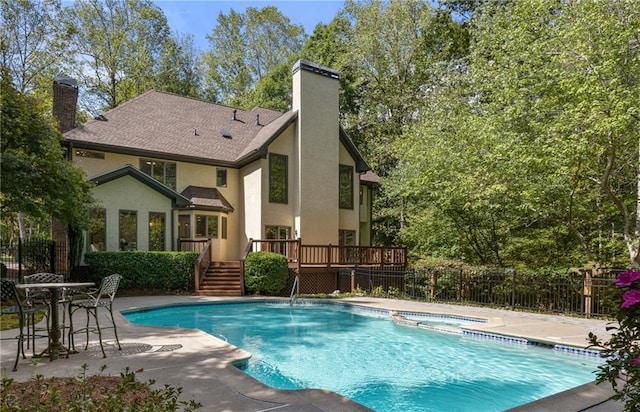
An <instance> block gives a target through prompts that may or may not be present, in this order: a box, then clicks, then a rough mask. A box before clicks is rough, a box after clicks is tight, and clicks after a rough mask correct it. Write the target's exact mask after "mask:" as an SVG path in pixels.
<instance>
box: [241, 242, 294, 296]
mask: <svg viewBox="0 0 640 412" xmlns="http://www.w3.org/2000/svg"><path fill="white" fill-rule="evenodd" d="M288 277H289V268H288V263H287V258H286V257H285V256H283V255H281V254H279V253H272V252H253V253H249V255H248V256H247V258H246V260H245V262H244V282H245V286H246V287H247V289H248V290H249V291H251V292H253V293H257V294H262V295H278V294H279V293H280V292H281V291H282V290H283V289H284V288H285V286H287V278H288Z"/></svg>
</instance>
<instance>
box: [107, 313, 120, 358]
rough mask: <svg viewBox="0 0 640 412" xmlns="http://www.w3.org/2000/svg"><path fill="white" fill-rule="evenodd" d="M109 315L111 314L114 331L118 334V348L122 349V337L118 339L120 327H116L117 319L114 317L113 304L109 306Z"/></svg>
mask: <svg viewBox="0 0 640 412" xmlns="http://www.w3.org/2000/svg"><path fill="white" fill-rule="evenodd" d="M109 315H111V323H112V324H113V333H114V334H115V335H116V343H117V344H118V350H122V347H120V339H118V328H117V327H116V320H115V319H114V318H113V307H112V306H109Z"/></svg>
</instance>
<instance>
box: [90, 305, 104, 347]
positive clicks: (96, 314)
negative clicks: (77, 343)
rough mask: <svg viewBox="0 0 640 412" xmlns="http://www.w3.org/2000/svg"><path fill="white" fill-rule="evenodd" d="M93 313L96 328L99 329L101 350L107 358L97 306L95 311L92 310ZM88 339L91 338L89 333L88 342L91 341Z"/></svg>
mask: <svg viewBox="0 0 640 412" xmlns="http://www.w3.org/2000/svg"><path fill="white" fill-rule="evenodd" d="M92 314H93V317H94V318H95V321H96V329H97V330H98V341H99V342H100V350H101V351H102V357H103V358H106V357H107V354H106V353H105V352H104V346H103V345H102V330H100V322H99V321H98V309H97V308H96V309H95V312H92ZM87 330H88V329H87ZM87 333H88V332H87ZM88 339H89V335H88V334H87V344H88V343H89V340H88Z"/></svg>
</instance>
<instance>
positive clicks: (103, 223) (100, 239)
mask: <svg viewBox="0 0 640 412" xmlns="http://www.w3.org/2000/svg"><path fill="white" fill-rule="evenodd" d="M106 214H107V211H106V210H105V209H93V210H92V211H91V218H92V225H91V228H90V229H89V231H88V233H87V249H88V250H89V251H90V252H97V251H100V250H107V249H106V233H107V220H106Z"/></svg>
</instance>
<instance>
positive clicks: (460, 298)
mask: <svg viewBox="0 0 640 412" xmlns="http://www.w3.org/2000/svg"><path fill="white" fill-rule="evenodd" d="M462 272H463V271H462V269H460V282H459V283H458V300H459V301H462V300H463V299H462V292H463V286H464V285H463V273H462Z"/></svg>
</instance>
